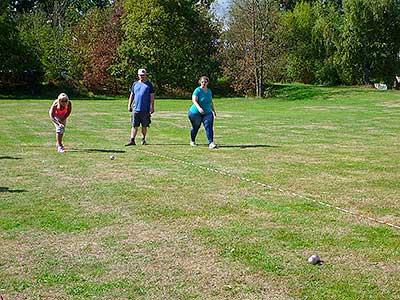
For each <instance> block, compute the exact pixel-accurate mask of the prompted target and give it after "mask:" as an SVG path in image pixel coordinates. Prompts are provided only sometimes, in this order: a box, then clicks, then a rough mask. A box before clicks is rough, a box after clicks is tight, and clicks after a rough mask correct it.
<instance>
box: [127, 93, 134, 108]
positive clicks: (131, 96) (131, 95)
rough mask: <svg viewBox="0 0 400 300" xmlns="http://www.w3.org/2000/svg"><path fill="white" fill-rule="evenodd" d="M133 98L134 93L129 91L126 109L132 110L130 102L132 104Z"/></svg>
mask: <svg viewBox="0 0 400 300" xmlns="http://www.w3.org/2000/svg"><path fill="white" fill-rule="evenodd" d="M134 98H135V95H134V94H133V93H132V92H131V94H130V96H129V101H128V111H130V112H131V111H132V104H133V99H134Z"/></svg>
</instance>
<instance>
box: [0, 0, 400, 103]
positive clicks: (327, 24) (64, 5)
mask: <svg viewBox="0 0 400 300" xmlns="http://www.w3.org/2000/svg"><path fill="white" fill-rule="evenodd" d="M212 4H213V1H195V0H178V1H172V0H143V1H140V2H138V1H133V0H117V1H104V0H103V1H92V0H74V1H63V0H35V1H3V2H2V4H0V41H1V44H0V92H1V91H2V92H4V91H8V92H10V91H11V92H15V91H16V90H19V89H25V90H27V91H30V92H32V93H35V92H37V91H38V89H37V88H38V87H43V86H44V85H48V86H64V87H66V86H68V87H70V88H73V89H75V91H76V92H77V93H81V94H85V93H86V94H87V93H96V94H119V93H125V92H126V91H127V89H128V87H129V86H130V84H131V83H132V81H134V80H135V79H136V70H137V69H138V68H143V67H144V68H147V69H148V71H149V73H150V79H151V80H152V81H153V82H154V84H155V86H156V88H157V93H159V94H160V93H174V94H182V93H185V92H190V91H191V90H192V89H193V88H194V87H195V86H196V85H197V78H198V77H199V76H200V75H208V76H210V77H211V78H212V80H211V82H212V83H213V89H215V90H216V91H218V93H219V94H221V95H224V94H225V95H227V94H232V91H234V92H235V93H236V94H239V95H256V96H258V97H265V96H268V95H269V86H270V84H271V82H277V81H281V82H282V81H300V82H304V83H312V84H326V85H338V84H373V83H378V82H379V83H386V84H387V85H389V87H390V86H392V85H393V83H394V78H395V75H399V74H400V70H399V69H400V61H399V52H400V51H399V49H400V2H399V1H397V0H376V1H373V2H371V1H367V0H344V1H341V0H308V1H304V0H303V1H297V0H280V1H278V0H234V1H232V4H231V7H230V10H229V11H228V12H227V13H226V22H221V21H220V20H219V19H218V18H217V17H216V16H215V15H214V14H213V11H212V9H211V7H212Z"/></svg>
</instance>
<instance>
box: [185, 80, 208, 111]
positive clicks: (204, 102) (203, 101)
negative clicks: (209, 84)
mask: <svg viewBox="0 0 400 300" xmlns="http://www.w3.org/2000/svg"><path fill="white" fill-rule="evenodd" d="M193 96H197V102H198V103H199V105H200V107H201V108H202V109H203V110H204V114H208V113H210V112H212V106H211V103H212V92H211V90H210V89H207V92H204V91H203V89H202V88H201V86H199V87H198V88H196V89H195V90H194V92H193ZM189 111H190V112H192V113H194V114H200V112H199V110H198V109H197V107H196V105H194V104H193V105H192V106H191V107H190V108H189Z"/></svg>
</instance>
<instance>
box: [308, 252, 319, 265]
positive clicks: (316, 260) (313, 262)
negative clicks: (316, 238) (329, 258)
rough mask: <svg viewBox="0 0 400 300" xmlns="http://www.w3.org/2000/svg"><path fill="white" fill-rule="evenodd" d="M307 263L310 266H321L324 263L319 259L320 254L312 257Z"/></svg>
mask: <svg viewBox="0 0 400 300" xmlns="http://www.w3.org/2000/svg"><path fill="white" fill-rule="evenodd" d="M307 261H308V263H309V264H312V265H317V264H321V263H322V260H321V258H320V257H319V255H318V254H313V255H311V256H310V257H309V258H308V260H307Z"/></svg>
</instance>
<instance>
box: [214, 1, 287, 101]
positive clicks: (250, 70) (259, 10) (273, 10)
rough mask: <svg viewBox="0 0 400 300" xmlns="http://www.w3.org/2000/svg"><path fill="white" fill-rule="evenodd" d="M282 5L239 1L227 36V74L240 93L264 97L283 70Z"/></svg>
mask: <svg viewBox="0 0 400 300" xmlns="http://www.w3.org/2000/svg"><path fill="white" fill-rule="evenodd" d="M279 31H280V26H279V14H278V3H277V1H274V0H236V1H234V2H233V4H232V7H231V12H230V21H229V23H228V29H227V31H226V32H225V33H224V35H223V41H224V43H223V48H222V52H223V66H224V73H225V75H227V76H228V77H230V78H232V81H233V86H234V88H235V90H236V91H241V92H244V93H246V94H249V93H250V94H255V95H256V96H258V97H264V96H265V91H266V88H267V85H268V83H269V81H270V80H271V79H272V78H273V75H274V74H275V73H276V69H279V64H278V63H277V62H279V58H280V53H281V51H280V50H281V41H280V39H279V36H280V35H279Z"/></svg>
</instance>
